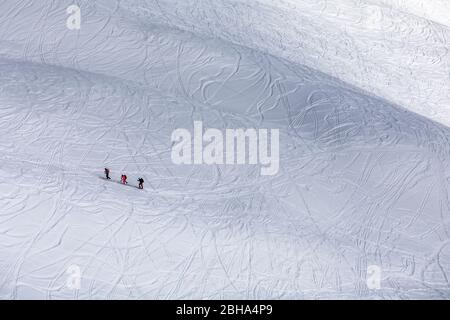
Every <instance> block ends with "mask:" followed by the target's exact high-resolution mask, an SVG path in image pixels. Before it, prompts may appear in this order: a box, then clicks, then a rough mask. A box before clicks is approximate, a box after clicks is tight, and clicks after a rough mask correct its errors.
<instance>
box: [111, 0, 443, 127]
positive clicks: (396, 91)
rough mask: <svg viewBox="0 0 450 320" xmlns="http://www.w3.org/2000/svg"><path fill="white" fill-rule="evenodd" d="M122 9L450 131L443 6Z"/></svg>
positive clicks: (336, 1)
mask: <svg viewBox="0 0 450 320" xmlns="http://www.w3.org/2000/svg"><path fill="white" fill-rule="evenodd" d="M156 3H157V5H156ZM107 6H110V4H107ZM121 7H123V8H127V9H128V10H129V11H130V12H134V14H135V15H136V16H138V17H141V18H142V19H143V21H146V20H147V21H159V23H162V24H168V25H173V26H176V27H178V28H181V29H184V30H189V31H192V32H194V33H198V34H202V35H208V36H211V37H219V38H222V39H225V40H227V41H231V42H233V43H237V44H240V45H245V46H248V47H250V48H253V49H258V50H262V51H263V52H267V53H270V54H272V55H275V56H278V57H283V58H286V59H288V60H289V61H292V62H295V63H299V64H303V65H306V66H308V67H311V68H314V69H317V70H319V71H322V72H324V73H327V74H329V75H331V76H334V77H337V78H339V79H341V80H344V81H346V82H348V83H350V84H353V85H355V86H357V87H360V88H362V89H364V90H366V91H368V92H370V93H372V94H375V95H377V96H380V97H383V98H386V99H388V100H390V101H392V102H394V103H397V104H399V105H401V106H403V107H404V108H406V109H408V110H411V111H413V112H416V113H419V114H421V115H423V116H426V117H429V118H431V119H433V120H435V121H438V122H441V123H443V124H445V125H450V54H449V49H448V48H449V43H450V27H449V24H450V18H449V17H450V6H449V3H448V2H446V1H439V0H435V1H426V0H412V1H401V0H398V1H373V0H370V1H369V0H364V1H354V0H302V1H293V0H275V1H273V0H270V1H269V0H219V1H209V0H201V1H192V0H190V1H189V0H188V1H182V2H178V1H173V0H159V1H157V2H154V1H138V0H127V1H122V3H121ZM435 21H436V22H437V23H435ZM411 92H414V95H412V94H411Z"/></svg>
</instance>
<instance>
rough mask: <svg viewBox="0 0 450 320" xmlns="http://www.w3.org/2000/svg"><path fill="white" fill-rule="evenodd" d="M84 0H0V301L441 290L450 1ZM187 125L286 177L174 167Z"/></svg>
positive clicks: (447, 256)
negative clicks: (71, 282)
mask: <svg viewBox="0 0 450 320" xmlns="http://www.w3.org/2000/svg"><path fill="white" fill-rule="evenodd" d="M76 3H78V4H79V5H80V7H81V11H82V25H81V30H79V31H73V30H68V29H67V28H66V19H67V14H66V8H67V7H68V6H69V5H71V4H72V1H65V0H58V1H32V0H15V1H13V0H4V1H2V2H1V3H0V137H1V138H0V151H1V152H0V159H1V160H0V298H4V299H6V298H49V299H50V298H51V299H61V298H75V299H89V298H115V299H126V298H136V299H143V298H153V299H168V298H172V299H174V298H187V299H190V298H202V299H203V298H216V299H221V298H237V299H262V298H306V299H311V298H322V299H324V298H337V299H345V298H364V299H369V298H370V299H372V298H384V299H398V298H441V299H442V298H444V299H448V298H450V284H449V276H450V238H449V235H450V203H449V185H450V144H449V142H450V141H449V140H450V129H449V127H447V126H446V125H449V124H450V108H449V106H450V105H449V102H450V90H449V88H450V86H449V70H450V68H449V54H448V50H449V46H448V43H449V41H448V40H449V35H450V27H449V23H448V21H447V19H448V17H449V15H448V14H446V12H447V13H448V12H449V9H450V6H449V2H448V1H443V0H435V1H425V0H423V1H419V0H410V1H406V0H404V1H400V0H395V1H388V0H372V1H369V0H367V1H363V0H361V1H356V0H355V1H350V0H342V1H334V0H328V1H325V0H316V1H312V0H304V1H293V0H290V1H282V0H276V1H265V0H259V1H256V0H253V1H250V0H247V1H244V0H240V1H239V0H235V1H232V0H229V1H225V0H217V1H206V0H199V1H193V0H189V1H181V0H180V1H174V0H160V1H150V0H140V1H138V0H122V1H110V0H108V1H106V0H97V1H76ZM424 116H425V117H424ZM194 120H202V121H203V123H204V124H205V125H207V126H209V127H214V128H235V127H236V128H245V127H255V128H279V129H280V135H281V136H280V144H281V145H280V155H281V159H280V161H281V162H280V172H279V174H278V175H276V176H261V175H260V174H259V168H258V167H255V166H225V165H223V166H194V165H193V166H177V165H174V164H172V162H171V159H170V150H171V143H170V135H171V132H172V131H173V130H174V129H176V128H180V127H185V128H192V125H193V121H194ZM436 121H437V122H436ZM438 122H439V123H438ZM105 166H108V167H109V168H110V169H111V173H112V177H113V179H114V181H106V180H104V179H103V178H102V177H103V175H102V173H103V168H104V167H105ZM122 172H126V173H127V175H128V177H129V181H130V182H132V183H136V182H135V181H136V179H137V178H138V177H139V176H143V177H144V179H145V181H146V183H145V189H144V190H138V189H136V188H134V187H133V186H123V185H121V184H119V183H117V182H116V180H118V179H119V177H120V174H121V173H122ZM73 265H77V266H79V267H80V269H81V273H82V279H81V286H80V288H79V289H77V290H73V289H72V288H69V287H68V286H67V278H68V273H67V270H68V268H70V266H73ZM370 265H377V266H379V267H380V268H381V288H380V289H369V288H368V286H367V284H366V276H367V274H366V273H367V268H368V266H370Z"/></svg>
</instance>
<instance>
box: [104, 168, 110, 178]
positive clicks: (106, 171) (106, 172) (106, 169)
mask: <svg viewBox="0 0 450 320" xmlns="http://www.w3.org/2000/svg"><path fill="white" fill-rule="evenodd" d="M105 175H106V179H108V180H111V178H110V177H109V169H108V168H105Z"/></svg>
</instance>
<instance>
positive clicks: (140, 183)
mask: <svg viewBox="0 0 450 320" xmlns="http://www.w3.org/2000/svg"><path fill="white" fill-rule="evenodd" d="M137 181H138V182H139V187H138V188H139V189H144V179H142V178H139V179H138V180H137Z"/></svg>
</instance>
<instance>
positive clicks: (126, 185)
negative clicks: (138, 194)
mask: <svg viewBox="0 0 450 320" xmlns="http://www.w3.org/2000/svg"><path fill="white" fill-rule="evenodd" d="M98 177H99V178H100V179H102V180H106V181H108V182H114V183H118V184H120V185H121V186H124V187H131V188H136V189H139V187H138V186H134V185H132V184H128V183H127V184H123V183H122V182H120V181H117V180H113V179H106V178H105V177H102V176H98Z"/></svg>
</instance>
